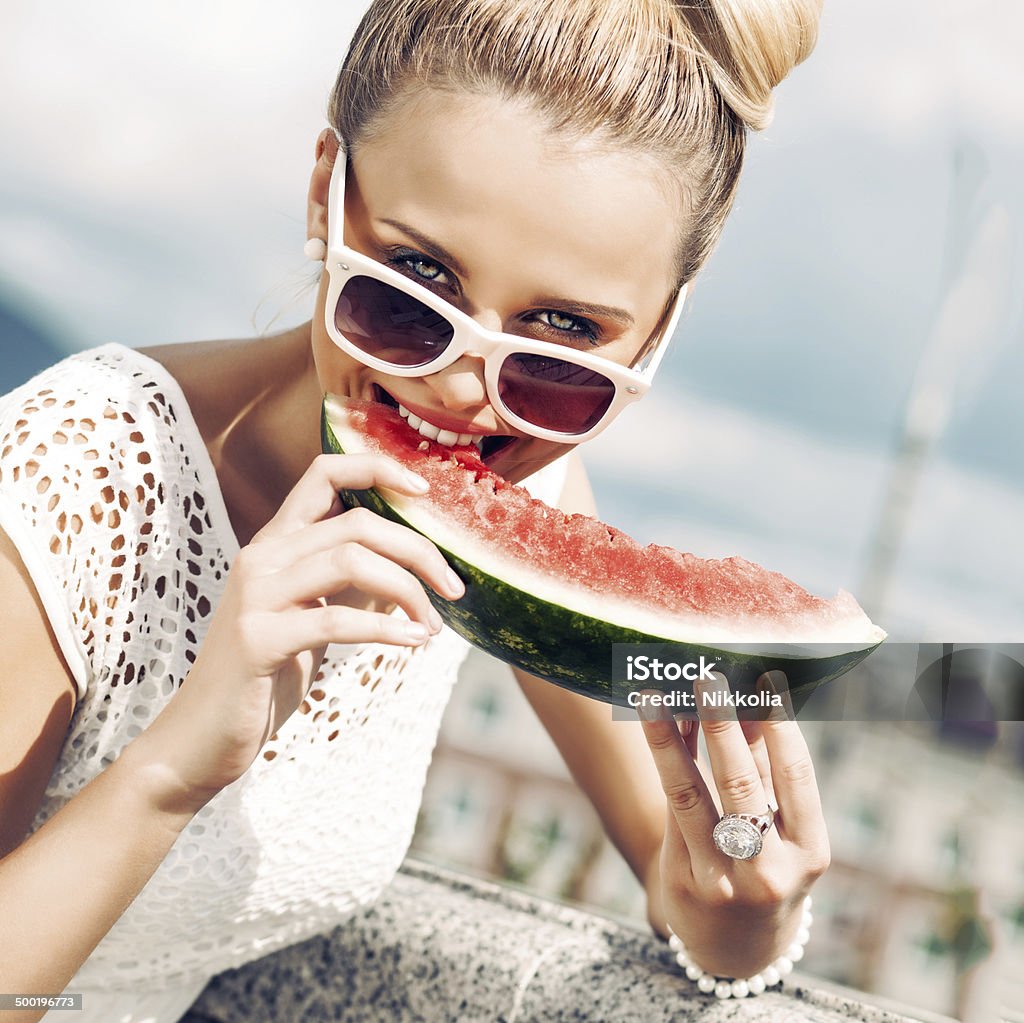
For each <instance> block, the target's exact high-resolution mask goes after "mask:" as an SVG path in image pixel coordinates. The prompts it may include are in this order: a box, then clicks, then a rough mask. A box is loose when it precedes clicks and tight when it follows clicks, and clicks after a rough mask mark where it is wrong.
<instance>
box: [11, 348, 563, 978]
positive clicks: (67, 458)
mask: <svg viewBox="0 0 1024 1023" xmlns="http://www.w3.org/2000/svg"><path fill="white" fill-rule="evenodd" d="M541 477H542V474H538V475H537V476H536V477H534V480H532V481H531V484H532V485H531V490H534V492H535V493H537V496H539V497H543V498H544V499H546V500H549V501H553V500H554V499H555V497H556V496H557V493H558V490H559V489H560V485H561V481H562V479H564V468H563V467H562V466H561V465H560V464H559V463H554V465H553V466H551V467H549V470H546V471H545V474H544V479H543V480H542V479H541ZM0 525H3V527H4V529H5V530H6V531H7V532H8V533H9V534H10V535H11V538H12V541H13V542H14V543H15V545H16V546H17V547H18V549H19V552H20V553H21V555H22V557H23V560H25V563H26V566H27V567H28V569H29V571H30V572H31V574H32V577H33V581H34V582H35V584H36V586H37V589H38V591H39V593H40V596H41V599H42V600H43V603H44V607H45V608H46V611H47V614H48V616H49V617H50V620H51V623H52V624H53V627H54V631H55V634H56V635H57V637H58V640H59V642H60V644H61V648H62V650H63V652H64V654H65V657H66V659H67V661H68V664H69V667H71V669H72V673H73V674H74V676H75V681H76V684H77V687H78V691H79V700H78V703H77V705H76V708H75V711H74V715H73V717H72V721H71V724H70V728H69V732H68V735H67V738H66V741H65V744H64V747H63V749H62V751H61V754H60V756H59V759H58V762H57V764H56V767H55V769H54V772H53V775H52V777H51V778H50V781H49V783H48V785H47V787H46V792H45V796H44V799H43V802H42V805H41V806H40V809H39V811H38V813H37V815H36V817H35V820H34V821H33V823H32V826H31V830H32V831H35V830H36V829H38V828H39V827H41V826H42V825H43V824H44V823H45V822H46V821H47V820H48V819H49V818H50V817H51V816H52V815H53V814H54V813H56V812H57V810H58V809H60V807H61V806H63V805H64V803H66V802H67V800H69V799H70V798H71V797H72V796H73V795H75V793H77V792H78V791H79V790H80V789H81V788H82V787H83V786H84V785H86V784H87V783H88V782H89V781H90V780H91V779H92V778H93V777H95V776H96V775H97V774H98V773H99V772H100V771H102V770H103V769H104V768H105V767H106V766H108V765H109V764H110V763H112V762H113V761H114V760H116V758H117V756H118V755H119V753H120V751H121V750H122V749H123V748H124V746H125V745H126V744H127V743H128V742H130V741H131V740H132V739H133V738H134V737H135V736H137V735H138V734H139V733H140V732H142V731H143V730H144V729H145V728H146V727H147V726H148V724H149V723H150V722H151V721H152V720H153V719H154V718H155V717H156V715H157V714H158V713H159V712H160V710H161V709H162V707H163V706H164V705H165V704H166V703H167V701H168V700H169V699H170V698H171V697H172V696H173V694H174V693H175V691H176V690H177V688H178V687H179V686H180V685H181V684H182V682H183V680H184V679H185V677H186V675H187V674H188V671H189V669H190V667H191V665H192V663H193V662H194V661H195V658H196V655H197V652H198V650H199V649H200V646H201V644H202V642H203V639H204V637H205V635H206V630H207V628H208V625H209V622H210V619H211V616H212V613H213V610H214V608H215V607H216V606H217V602H218V600H219V598H220V596H221V594H222V592H223V587H224V583H225V580H226V576H227V573H228V569H229V568H230V564H231V561H232V559H233V558H234V556H235V555H236V554H237V552H238V544H237V540H236V538H235V536H234V533H233V531H232V529H231V526H230V521H229V519H228V515H227V511H226V509H225V507H224V502H223V497H222V495H221V492H220V488H219V485H218V482H217V479H216V475H215V472H214V470H213V467H212V464H211V463H210V460H209V456H208V454H207V451H206V448H205V445H204V444H203V442H202V439H201V437H200V435H199V430H198V427H197V426H196V424H195V421H194V419H193V418H192V414H191V411H190V410H189V408H188V405H187V403H186V401H185V398H184V395H183V393H182V392H181V390H180V388H179V387H178V385H177V383H176V381H175V380H174V379H173V377H171V376H170V375H169V374H168V373H167V372H166V370H165V369H164V368H163V367H162V366H161V365H160V364H159V363H157V362H155V361H154V360H152V359H150V358H148V357H147V356H144V355H142V354H141V353H138V352H136V351H134V350H133V349H130V348H126V347H124V346H122V345H119V344H108V345H104V346H102V347H99V348H94V349H90V350H88V351H84V352H79V353H77V354H76V355H73V356H70V357H69V358H67V359H65V360H63V361H62V362H60V363H57V364H56V365H55V366H52V367H50V368H49V369H47V370H45V371H44V372H43V373H41V374H39V375H38V376H36V377H34V378H33V379H32V380H30V381H28V382H27V383H26V384H24V385H23V386H22V387H20V388H17V389H16V390H15V391H12V392H11V393H10V394H8V395H5V396H4V397H3V398H0ZM466 651H467V647H466V644H465V643H464V642H463V641H462V640H461V639H460V638H459V637H457V636H456V635H455V634H454V633H452V632H450V631H449V630H447V629H446V630H444V631H443V632H442V633H441V634H440V635H439V636H436V637H434V638H433V639H431V640H430V641H429V642H428V643H427V644H425V645H424V646H423V647H421V648H418V649H415V650H408V649H402V648H396V647H391V646H385V645H380V646H378V645H362V646H358V647H341V646H331V647H329V648H328V651H327V655H326V656H325V658H324V662H323V664H322V666H321V669H320V671H319V673H318V675H317V677H316V682H315V683H314V685H313V687H312V688H311V690H310V692H309V694H308V697H307V699H306V700H305V701H304V702H303V704H302V705H301V707H300V708H299V710H298V711H296V713H295V714H293V715H292V716H291V718H289V720H288V721H287V722H286V723H285V724H284V726H282V728H281V730H280V731H279V732H278V733H277V734H275V735H273V736H272V737H271V738H270V740H269V741H268V742H267V744H266V746H265V748H264V749H263V750H262V751H261V754H260V756H258V757H257V759H256V761H255V762H254V764H253V765H252V767H251V768H250V769H249V771H247V772H246V774H245V775H243V776H242V777H241V778H240V779H239V780H238V781H237V782H235V784H233V785H231V786H229V787H228V788H226V789H224V790H223V791H222V792H220V793H219V794H218V796H217V797H216V798H214V799H213V800H211V802H210V803H209V804H207V806H206V807H204V809H203V810H202V811H201V812H200V813H199V814H198V815H197V816H196V817H195V818H193V820H192V821H191V822H190V823H189V825H188V826H187V827H186V828H185V830H184V831H183V832H182V834H181V835H180V836H179V839H178V841H177V842H176V843H175V845H174V847H173V848H172V849H171V850H170V852H169V854H168V855H167V857H166V858H165V860H164V861H163V863H161V865H160V867H159V868H158V869H157V871H156V873H155V874H154V875H153V877H152V878H151V879H150V881H149V883H148V884H147V885H146V886H145V888H144V889H143V890H142V891H141V892H140V893H139V895H138V896H137V898H136V899H135V900H134V902H133V903H132V904H131V905H130V906H129V908H128V910H127V911H126V912H125V913H124V914H123V915H122V917H121V918H120V919H119V920H118V921H117V923H116V924H115V925H114V927H113V928H112V929H111V930H110V932H108V934H107V935H106V936H105V937H104V939H103V940H102V941H101V942H100V944H99V945H98V946H97V947H96V949H95V950H94V952H93V954H92V955H91V956H90V958H89V959H88V960H87V961H86V963H85V964H84V965H83V966H82V968H81V969H80V971H79V973H78V974H77V975H76V977H75V979H74V980H73V981H72V982H71V983H70V984H69V985H68V990H77V989H81V988H92V989H100V988H111V987H113V988H119V989H125V990H127V989H131V988H133V987H144V988H146V989H147V990H151V991H158V990H163V989H168V988H171V987H174V986H181V985H184V984H189V983H194V982H195V981H196V979H197V978H202V977H210V976H213V975H215V974H216V973H219V972H221V971H222V970H225V969H228V968H234V967H237V966H240V965H242V964H243V963H245V962H248V961H249V960H251V959H255V958H258V957H261V956H263V955H266V954H268V953H269V952H272V951H275V950H276V949H278V948H282V947H284V946H286V945H289V944H292V943H294V942H296V941H300V940H304V939H305V938H307V937H310V936H312V935H314V934H317V933H322V932H323V931H325V930H328V929H330V928H331V927H332V926H334V925H336V924H337V923H339V922H341V921H343V920H344V919H345V918H346V917H347V916H349V915H350V914H351V913H353V912H354V911H356V910H357V909H359V908H360V907H362V906H365V905H367V904H368V903H370V902H372V901H373V900H374V899H375V898H376V897H377V895H378V894H379V893H380V891H381V890H382V889H383V887H384V886H385V885H387V884H388V882H389V881H390V880H391V878H392V877H393V875H394V873H395V871H396V870H397V868H398V866H399V864H400V862H401V860H402V858H403V856H404V855H405V852H406V850H407V848H408V845H409V842H410V840H411V837H412V832H413V828H414V825H415V820H416V813H417V810H418V807H419V803H420V799H421V796H422V789H423V782H424V777H425V773H426V769H427V766H428V765H429V762H430V757H431V753H432V750H433V746H434V743H435V741H436V737H437V731H438V728H439V725H440V720H441V715H442V713H443V710H444V707H445V705H446V703H447V700H448V697H449V694H450V690H451V686H452V684H453V683H454V681H455V678H456V674H457V670H458V667H459V665H460V664H461V662H462V660H463V658H464V656H465V653H466Z"/></svg>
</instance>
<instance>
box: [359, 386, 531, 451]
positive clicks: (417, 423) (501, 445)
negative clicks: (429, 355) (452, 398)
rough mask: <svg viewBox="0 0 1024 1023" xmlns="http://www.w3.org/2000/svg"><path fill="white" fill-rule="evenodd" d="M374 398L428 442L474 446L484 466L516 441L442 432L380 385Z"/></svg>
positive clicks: (488, 435)
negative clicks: (394, 412)
mask: <svg viewBox="0 0 1024 1023" xmlns="http://www.w3.org/2000/svg"><path fill="white" fill-rule="evenodd" d="M373 397H374V400H375V401H378V402H380V403H381V404H382V405H387V406H389V407H390V408H393V409H396V410H397V411H398V412H399V413H400V414H401V415H402V417H403V418H404V419H405V420H406V421H407V422H408V423H409V426H410V427H411V428H412V429H414V430H416V431H417V432H418V433H420V434H421V435H422V436H423V437H424V438H425V439H426V440H430V441H434V442H435V443H437V444H440V445H442V446H443V447H449V448H450V447H457V446H459V445H465V444H474V445H475V446H476V448H477V450H478V451H479V452H480V457H481V459H482V460H483V463H484V465H488V464H489V460H490V459H492V458H493V457H494V456H495V455H496V454H498V452H499V451H502V450H504V449H505V448H506V447H508V445H509V444H511V443H512V441H514V440H515V439H516V438H515V437H512V436H509V435H508V434H501V433H495V434H485V435H483V436H472V435H470V434H455V433H452V432H451V431H450V430H441V429H439V428H438V427H436V426H433V425H432V424H431V423H429V422H427V421H424V420H421V419H420V418H419V417H418V416H414V415H411V414H410V413H409V412H408V410H407V409H404V408H403V407H402V406H401V405H400V404H399V402H398V401H397V400H396V399H395V398H393V397H392V396H391V395H390V394H388V392H387V391H385V390H384V388H383V387H381V386H380V385H379V384H374V385H373Z"/></svg>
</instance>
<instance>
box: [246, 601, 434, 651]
mask: <svg viewBox="0 0 1024 1023" xmlns="http://www.w3.org/2000/svg"><path fill="white" fill-rule="evenodd" d="M260 617H261V618H263V617H264V616H260ZM260 624H263V623H262V622H261V623H260ZM265 625H266V628H264V629H261V631H260V640H261V644H262V647H263V649H264V650H267V651H269V654H267V655H265V656H266V657H267V660H268V663H270V664H279V663H280V662H281V661H283V660H285V659H286V658H288V657H294V656H295V655H296V654H299V653H302V652H303V651H304V650H315V649H317V648H319V647H325V646H327V645H328V644H329V643H390V644H393V645H395V646H419V645H420V644H421V643H424V642H426V640H427V639H428V638H429V635H430V634H429V632H428V630H427V629H426V628H425V627H424V626H423V625H422V624H421V623H420V622H413V621H407V620H406V619H404V618H401V617H399V616H397V615H385V614H379V613H377V612H375V611H361V610H359V609H358V608H353V607H343V606H339V605H337V604H327V605H321V606H319V607H313V608H304V609H301V610H294V611H285V612H284V613H282V614H268V615H266V616H265Z"/></svg>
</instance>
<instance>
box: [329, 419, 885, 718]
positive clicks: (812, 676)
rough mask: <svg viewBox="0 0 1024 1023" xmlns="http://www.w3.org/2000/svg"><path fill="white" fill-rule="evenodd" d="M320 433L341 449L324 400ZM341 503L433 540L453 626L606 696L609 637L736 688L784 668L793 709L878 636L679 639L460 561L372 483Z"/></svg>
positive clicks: (585, 691)
mask: <svg viewBox="0 0 1024 1023" xmlns="http://www.w3.org/2000/svg"><path fill="white" fill-rule="evenodd" d="M321 441H322V447H323V450H324V452H325V453H328V454H332V453H333V454H345V451H344V449H343V447H342V445H341V442H340V441H339V439H338V437H337V436H336V434H335V433H334V431H333V429H332V428H331V426H330V422H329V420H328V417H327V409H326V403H325V405H324V408H323V410H322V413H321ZM338 494H339V497H340V499H341V502H342V504H343V506H344V507H345V508H356V507H363V508H368V509H369V510H371V511H373V512H375V513H376V514H378V515H380V516H382V517H383V518H386V519H390V520H391V521H392V522H396V523H398V524H399V525H403V526H406V527H408V528H409V529H412V530H413V531H414V532H417V533H420V534H421V535H423V536H426V537H427V539H429V540H431V541H432V542H433V543H434V544H435V545H436V546H437V548H438V550H439V551H440V552H441V554H442V555H443V556H444V558H445V559H446V561H447V562H448V564H449V565H450V566H451V567H452V569H453V570H454V572H455V573H456V575H458V576H459V578H460V579H461V580H462V582H463V584H464V585H465V587H466V592H465V595H464V596H463V597H461V598H459V599H458V600H454V601H453V600H448V599H446V598H445V597H442V596H441V595H440V594H438V593H437V592H435V591H434V590H433V589H432V588H431V587H430V586H428V585H426V584H424V590H425V591H426V594H427V596H428V598H429V599H430V602H431V604H433V606H434V607H435V608H436V609H437V611H438V613H439V614H440V616H441V618H442V619H443V621H444V623H445V624H446V625H447V626H448V627H449V628H451V629H452V630H453V631H454V632H455V633H457V634H458V635H459V636H461V637H462V638H463V639H465V640H466V641H467V642H469V643H471V644H472V645H473V646H475V647H478V648H479V649H481V650H483V651H484V652H486V653H488V654H491V655H492V656H493V657H496V658H497V659H498V660H500V661H504V662H506V663H507V664H510V665H512V666H514V667H516V668H520V669H522V670H523V671H526V672H529V673H530V674H532V675H536V676H538V677H539V678H542V679H544V680H545V681H547V682H551V683H554V684H555V685H558V686H561V687H563V688H565V689H569V690H571V691H573V692H576V693H580V694H582V695H584V696H588V697H590V698H592V699H596V700H601V701H603V702H605V703H612V704H617V705H620V706H627V703H626V696H627V694H628V692H629V689H628V688H627V685H626V683H624V682H622V683H618V684H616V685H614V686H613V684H612V682H611V678H612V674H613V671H612V648H613V645H614V644H641V643H642V644H653V645H658V646H661V647H662V648H663V650H664V654H663V655H661V654H659V656H662V657H663V659H669V658H671V659H672V660H675V661H677V662H678V663H686V662H691V661H692V662H695V663H697V662H699V659H700V657H701V656H703V657H704V658H705V659H706V661H708V662H710V661H715V662H717V666H716V668H715V670H716V671H721V672H722V673H723V674H724V675H725V676H726V678H727V679H728V680H729V685H730V688H731V689H732V691H733V692H734V693H750V694H753V693H756V692H757V679H758V677H759V676H760V675H761V674H762V673H764V672H765V671H769V670H772V669H775V670H781V671H784V672H785V673H786V676H787V678H788V680H789V693H790V698H791V700H792V702H793V706H794V710H799V708H800V706H801V705H802V704H803V702H804V701H805V700H806V698H807V697H808V696H809V695H810V694H811V693H812V692H813V691H814V690H815V689H816V688H817V687H818V686H819V685H821V684H822V683H824V682H828V681H830V680H832V679H835V678H838V677H839V676H840V675H842V674H844V673H845V672H847V671H849V670H850V668H852V667H854V666H855V665H856V664H858V663H859V662H860V661H862V660H863V659H864V658H865V657H867V656H868V655H869V654H870V653H871V652H872V650H874V649H875V648H876V647H877V646H878V645H879V644H877V643H876V644H873V645H870V646H867V647H864V648H862V649H855V650H847V649H841V650H840V651H839V652H832V653H827V654H824V655H823V656H796V655H792V656H790V655H787V654H779V653H775V652H773V653H771V654H762V653H744V652H739V651H736V650H726V649H722V648H719V647H715V646H710V645H708V646H704V645H700V644H695V643H681V642H678V641H670V640H666V639H664V638H663V637H660V636H655V635H651V634H647V633H644V632H641V631H638V630H635V629H630V628H627V627H625V626H621V625H616V624H614V623H611V622H606V621H603V620H602V619H599V618H594V617H592V616H591V615H587V614H585V613H583V612H579V611H575V610H571V609H569V608H565V607H562V606H561V605H559V604H555V603H552V602H550V601H547V600H544V599H543V598H541V597H538V596H537V595H535V594H532V593H528V592H526V591H524V590H522V589H521V588H519V587H516V586H514V585H512V584H510V583H508V582H507V581H505V580H503V579H499V578H497V577H495V576H493V575H490V574H489V573H487V572H485V571H484V570H483V569H481V568H480V567H479V566H477V565H473V564H470V563H468V562H467V561H465V560H464V559H463V558H461V557H460V556H459V555H458V554H456V553H455V552H453V551H451V550H448V549H446V548H445V547H444V546H442V545H441V544H438V543H437V541H436V539H435V538H434V537H431V536H429V534H427V533H424V532H423V530H421V529H418V528H417V527H416V526H414V525H412V524H410V523H409V522H408V521H407V520H406V519H405V518H404V517H403V516H402V515H401V513H400V512H399V511H398V510H397V509H396V508H395V507H394V506H393V505H391V504H390V503H389V502H388V501H387V500H386V498H385V497H384V496H383V495H382V494H381V493H380V492H379V491H377V490H372V489H371V490H349V489H342V490H339V492H338ZM633 688H636V689H639V688H645V689H662V690H664V691H666V692H668V691H681V692H687V691H690V692H692V687H691V684H690V683H688V682H684V681H681V680H680V681H679V682H671V683H669V682H664V683H659V682H654V681H651V682H645V683H644V685H643V686H642V687H641V686H639V685H636V686H634V687H633Z"/></svg>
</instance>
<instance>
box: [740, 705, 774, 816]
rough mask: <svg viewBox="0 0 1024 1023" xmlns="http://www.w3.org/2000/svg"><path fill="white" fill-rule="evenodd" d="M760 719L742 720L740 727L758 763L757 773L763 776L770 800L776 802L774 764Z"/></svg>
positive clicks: (755, 761) (763, 784)
mask: <svg viewBox="0 0 1024 1023" xmlns="http://www.w3.org/2000/svg"><path fill="white" fill-rule="evenodd" d="M761 725H762V722H760V721H741V722H740V728H742V729H743V737H744V738H745V739H746V741H747V748H748V749H749V750H750V753H751V755H752V756H753V758H754V763H755V764H756V765H757V773H758V774H759V775H760V777H761V785H762V786H763V787H764V793H765V795H766V796H767V797H768V802H769V803H772V804H774V803H775V790H774V788H773V786H772V766H771V763H770V761H769V760H768V748H767V747H766V746H765V742H764V732H763V731H762V730H761Z"/></svg>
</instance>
